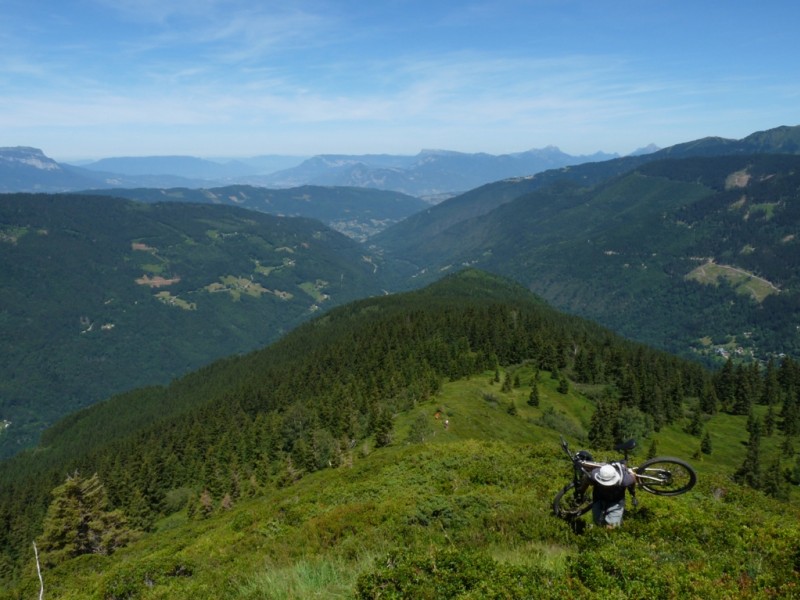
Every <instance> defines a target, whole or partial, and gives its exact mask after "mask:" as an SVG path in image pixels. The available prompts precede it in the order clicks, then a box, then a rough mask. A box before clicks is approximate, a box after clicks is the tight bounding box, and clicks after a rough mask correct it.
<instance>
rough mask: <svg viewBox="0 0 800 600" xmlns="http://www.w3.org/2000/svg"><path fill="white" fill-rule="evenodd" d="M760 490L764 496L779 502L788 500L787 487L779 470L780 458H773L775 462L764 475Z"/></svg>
mask: <svg viewBox="0 0 800 600" xmlns="http://www.w3.org/2000/svg"><path fill="white" fill-rule="evenodd" d="M762 489H763V490H764V493H765V494H767V495H768V496H772V497H773V498H778V499H779V500H788V499H789V487H788V485H787V482H786V478H785V477H784V475H783V471H782V470H781V459H780V456H777V457H775V460H774V461H773V462H772V463H771V464H770V465H769V468H768V469H767V470H766V472H765V473H764V475H763V481H762Z"/></svg>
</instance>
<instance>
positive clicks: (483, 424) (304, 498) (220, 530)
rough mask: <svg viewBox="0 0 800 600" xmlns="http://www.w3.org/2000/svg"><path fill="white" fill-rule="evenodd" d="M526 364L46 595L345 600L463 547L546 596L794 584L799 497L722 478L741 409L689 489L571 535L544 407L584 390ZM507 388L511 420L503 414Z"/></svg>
mask: <svg viewBox="0 0 800 600" xmlns="http://www.w3.org/2000/svg"><path fill="white" fill-rule="evenodd" d="M517 374H518V375H520V379H521V381H522V384H523V385H522V387H521V388H518V389H515V390H513V391H512V392H511V393H510V394H505V393H503V392H501V391H500V385H499V384H498V383H492V381H491V380H492V378H493V374H490V373H486V374H485V375H484V376H481V377H478V378H472V379H470V380H464V381H457V382H452V383H449V384H447V385H446V386H445V388H444V390H443V392H442V393H441V394H440V395H439V397H437V398H436V400H435V401H433V402H430V403H427V404H425V405H420V406H418V407H417V408H416V409H414V410H413V411H411V412H410V413H407V414H402V415H399V416H398V417H397V419H396V424H395V441H394V443H393V444H392V445H391V446H390V447H387V448H383V449H373V448H371V447H369V446H368V445H364V446H359V447H356V448H354V449H353V450H352V456H351V459H352V460H351V461H346V462H345V466H343V467H341V468H338V469H335V470H325V471H321V472H317V473H315V474H313V475H310V476H307V477H305V478H303V479H301V480H299V481H298V482H296V483H294V484H292V485H289V486H286V487H282V488H271V489H267V490H263V491H262V494H261V495H258V496H257V497H254V498H251V499H243V500H241V501H240V502H239V503H238V504H237V505H236V506H235V507H234V508H233V509H232V510H230V511H227V512H226V511H219V513H218V514H216V515H214V516H213V517H211V518H209V519H207V520H204V521H196V520H189V519H188V518H187V517H186V514H185V511H181V512H179V513H176V514H174V515H172V516H171V517H168V518H167V519H165V520H163V521H162V522H160V523H159V525H158V528H157V531H156V532H155V533H153V534H150V535H147V536H145V537H143V538H142V539H140V540H139V541H138V542H136V543H134V544H133V545H132V546H130V547H129V548H126V549H124V550H121V551H119V552H118V553H117V554H115V555H114V556H112V557H102V556H86V557H82V558H80V559H77V560H74V561H70V562H68V563H66V564H63V565H61V566H60V567H58V568H57V569H55V570H53V571H51V572H46V573H45V574H44V576H45V581H46V585H47V597H51V598H55V597H58V598H64V599H70V598H76V599H77V598H81V599H86V598H146V599H154V598H195V599H202V598H337V597H342V598H343V597H352V596H353V594H354V589H355V586H356V582H357V578H358V577H359V575H361V574H364V573H373V574H375V573H377V574H379V575H382V576H384V577H386V576H387V575H386V574H387V573H388V574H389V575H388V576H389V577H393V576H395V575H394V574H395V573H396V572H397V571H398V569H399V566H402V564H403V561H404V560H406V561H410V560H412V558H413V557H417V558H419V557H422V560H423V562H427V563H429V566H431V565H432V566H433V567H435V565H436V561H437V560H438V561H440V562H441V563H442V564H444V562H445V559H446V558H447V555H446V553H447V552H456V550H455V549H459V550H457V551H458V552H460V551H470V550H475V551H477V552H479V553H481V554H480V555H481V556H487V557H491V559H493V560H496V561H498V562H499V564H501V565H507V566H510V567H512V568H513V567H514V566H520V567H523V568H524V570H525V572H530V573H537V574H538V575H537V576H538V577H539V578H540V583H541V582H544V583H546V584H547V586H550V588H552V589H550V588H548V587H547V586H546V587H545V588H538V591H537V593H539V594H541V596H540V597H550V596H549V595H548V594H550V593H552V596H553V597H559V596H560V595H562V594H568V595H570V596H572V597H594V595H595V594H597V595H599V594H604V595H605V597H619V598H622V597H637V598H656V597H663V598H670V597H686V596H687V595H693V596H701V595H702V596H705V597H706V598H727V597H770V596H769V590H770V589H774V590H775V591H776V593H779V595H778V597H790V594H791V592H792V591H797V588H796V587H792V586H793V585H796V584H797V583H798V570H800V553H798V551H797V548H798V544H799V543H800V532H798V525H797V523H798V517H800V511H798V510H797V504H796V503H794V504H792V505H787V504H779V503H776V502H773V501H771V500H769V499H767V498H765V497H762V496H760V495H758V494H756V493H753V492H750V491H748V490H744V489H741V488H738V487H736V486H734V485H732V484H731V483H730V482H729V480H728V479H727V477H726V475H727V474H729V473H730V472H731V470H732V469H733V468H735V467H736V466H738V464H739V463H740V462H741V457H742V456H743V448H742V447H741V446H740V445H739V444H738V442H737V441H736V440H738V439H739V438H740V437H741V432H742V430H743V425H742V423H741V422H739V423H737V424H736V431H737V434H736V435H732V436H731V438H730V439H731V443H728V444H724V443H722V441H721V440H722V438H723V437H725V436H727V435H728V433H727V432H728V429H729V428H730V427H731V426H732V424H733V420H734V419H735V418H734V417H730V416H718V417H715V418H714V420H713V422H712V423H710V424H709V428H710V430H711V431H712V435H714V438H715V450H714V452H713V453H712V455H711V456H710V457H708V458H706V459H705V460H704V461H702V462H696V461H692V462H693V463H694V464H695V465H696V467H697V469H698V472H699V473H700V483H699V484H698V486H697V488H696V489H695V490H693V491H692V492H690V493H689V494H687V495H685V496H682V497H678V498H658V497H655V496H652V495H649V494H646V493H640V494H639V499H640V504H639V507H638V508H637V509H631V510H629V512H628V513H627V518H626V524H625V526H624V528H623V529H622V530H619V531H615V532H610V533H609V532H605V531H602V530H595V529H593V528H590V529H588V530H586V531H585V532H583V534H582V535H577V534H576V533H575V532H573V531H572V530H571V529H570V527H569V526H568V524H566V523H564V522H561V521H559V520H557V519H555V518H554V517H552V516H551V513H550V503H551V500H552V497H553V496H554V494H555V493H556V491H557V490H558V489H559V488H560V487H561V486H562V485H563V484H564V483H566V482H567V480H568V477H569V465H568V463H567V461H566V460H565V459H564V457H563V455H560V450H559V449H558V444H557V440H558V437H559V432H558V431H556V430H554V429H551V428H545V427H541V426H539V423H541V419H542V417H543V416H545V415H549V416H548V417H547V418H548V422H549V423H551V424H556V426H557V427H558V429H560V430H561V431H571V432H573V433H574V434H576V435H580V434H581V432H582V431H583V428H584V427H585V426H586V424H587V421H588V418H589V415H590V414H591V411H592V408H591V405H590V402H589V401H588V400H587V399H586V398H585V397H584V396H582V395H581V394H580V393H578V392H577V391H571V392H570V393H569V394H567V395H562V394H559V393H558V392H557V391H556V385H557V382H556V381H555V380H552V379H550V378H549V376H548V375H547V374H546V373H543V374H542V377H541V381H540V384H539V385H540V392H541V405H540V407H539V408H531V407H529V406H527V405H526V402H525V401H526V399H527V396H528V393H529V390H530V387H529V383H530V381H531V378H532V373H531V372H530V371H528V370H527V368H525V367H521V368H520V370H519V371H518V372H517ZM512 400H513V401H514V403H515V406H516V408H517V415H515V416H512V415H511V414H509V412H508V406H509V404H510V402H511V401H512ZM437 411H440V412H441V416H440V418H439V419H436V418H435V416H434V415H435V413H436V412H437ZM444 419H448V420H449V427H448V428H447V429H445V427H444ZM571 438H572V440H573V443H577V442H576V441H575V437H574V436H571ZM420 440H422V441H420ZM698 443H699V440H697V438H693V437H691V436H689V435H687V434H685V433H683V432H682V431H680V430H679V429H669V430H665V431H662V432H661V433H659V434H658V444H659V453H660V454H672V455H676V456H680V457H683V458H687V459H689V458H690V456H689V455H690V454H692V453H693V451H694V449H696V448H697V446H698ZM643 453H644V451H643V450H642V452H641V453H640V455H639V457H638V458H637V460H641V459H642V458H641V457H642V455H643ZM721 524H722V525H723V526H722V527H721V526H720V525H721ZM398 548H399V549H400V551H399V554H398V555H396V556H394V558H391V559H388V558H387V552H392V551H393V550H395V549H398ZM409 556H410V557H411V558H409ZM386 565H392V566H391V568H389V567H387V566H386ZM398 565H399V566H398ZM628 568H630V572H629V573H628V574H624V572H625V570H626V569H628ZM793 570H794V571H793ZM415 572H416V573H417V575H416V577H417V578H418V579H419V580H420V582H421V583H419V584H418V585H419V586H420V587H419V588H418V589H417V590H416V592H414V595H415V596H416V597H420V594H422V596H423V597H437V589H439V590H443V589H445V588H444V587H441V586H444V583H443V582H444V581H445V580H446V578H447V577H448V576H458V575H459V574H458V573H456V574H455V575H453V574H447V573H445V569H444V567H442V568H441V569H440V570H439V571H437V570H436V569H435V568H433V569H432V571H431V573H432V574H430V573H429V574H427V575H426V573H425V572H420V571H419V570H418V569H417V571H415ZM614 573H617V576H616V577H611V576H610V575H611V574H614ZM426 577H428V579H429V580H427V579H426ZM27 582H28V583H27V585H26V587H25V588H24V589H22V590H19V594H20V595H19V596H18V597H25V598H30V597H34V596H35V593H36V592H37V590H38V583H37V581H36V573H35V569H34V565H33V560H31V565H30V569H29V577H28V579H27ZM547 582H549V583H547ZM548 589H550V591H549V592H548ZM529 592H530V590H529ZM386 593H387V596H386V597H392V596H391V593H390V592H389V591H387V592H386ZM509 593H510V592H509ZM465 594H466V595H463V596H462V597H464V598H467V597H473V598H477V597H483V596H482V595H481V594H480V593H478V592H475V594H477V595H471V596H470V595H469V594H467V593H466V592H465ZM12 597H17V596H12ZM441 597H445V596H444V592H442V596H441Z"/></svg>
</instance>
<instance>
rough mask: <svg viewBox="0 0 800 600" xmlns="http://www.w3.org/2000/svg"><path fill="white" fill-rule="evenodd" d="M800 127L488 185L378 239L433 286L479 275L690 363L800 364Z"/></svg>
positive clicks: (377, 247)
mask: <svg viewBox="0 0 800 600" xmlns="http://www.w3.org/2000/svg"><path fill="white" fill-rule="evenodd" d="M798 154H800V127H780V128H776V129H773V130H770V131H766V132H759V133H755V134H753V135H751V136H748V137H746V138H744V139H742V140H725V139H722V138H706V139H703V140H698V141H695V142H689V143H686V144H679V145H677V146H673V147H670V148H666V149H664V150H660V151H658V152H655V153H652V154H648V155H645V156H636V157H625V158H619V159H615V160H612V161H607V162H603V163H590V164H584V165H579V166H574V167H567V168H563V169H556V170H551V171H547V172H544V173H540V174H537V175H535V176H533V177H529V178H519V179H513V180H506V181H501V182H497V183H494V184H489V185H486V186H482V187H480V188H477V189H475V190H472V191H470V192H467V193H465V194H463V195H460V196H457V197H455V198H452V199H450V200H447V201H445V202H442V203H440V204H438V205H436V206H433V207H430V208H428V209H426V210H425V211H423V212H421V213H418V214H416V215H413V216H411V217H409V218H408V219H406V220H405V221H402V222H401V223H399V224H397V225H395V226H392V227H390V228H388V229H386V230H384V231H383V232H381V233H379V234H377V235H376V236H374V237H373V238H371V239H370V240H369V242H368V244H369V245H370V247H371V249H372V251H373V252H380V253H381V254H382V255H384V256H386V257H387V258H388V257H392V258H395V259H398V260H399V261H401V262H400V264H402V265H405V267H406V269H407V270H406V271H405V272H404V273H402V274H399V275H401V276H402V277H404V278H405V281H410V282H414V285H421V284H422V283H423V282H425V281H431V280H433V279H437V278H438V277H441V275H442V273H445V272H448V271H452V270H456V269H459V268H462V267H463V266H465V265H469V266H475V267H478V268H481V269H485V270H488V271H491V272H494V273H499V274H502V275H505V276H508V277H511V278H513V279H516V280H517V281H520V282H521V283H523V284H524V285H526V286H527V287H528V288H529V289H531V290H532V291H534V292H536V293H538V294H539V295H541V296H542V297H544V298H545V299H546V300H548V301H549V302H551V303H553V304H554V305H555V306H557V307H559V308H561V309H565V310H568V311H570V312H573V313H577V314H580V315H582V316H586V317H589V318H592V319H594V320H596V321H599V322H600V323H602V324H605V325H607V326H609V327H611V328H612V329H614V330H615V331H618V332H621V333H623V334H624V335H627V336H629V337H632V338H635V339H638V340H642V341H645V342H647V343H649V344H651V345H655V346H657V347H659V348H665V349H668V350H670V351H671V352H674V353H678V354H683V355H696V356H711V355H712V354H714V353H720V354H721V355H723V356H726V355H730V354H732V353H734V352H741V353H744V354H745V355H746V356H755V357H758V358H762V359H763V358H766V357H767V356H769V355H780V354H782V353H787V354H791V355H793V356H797V355H800V335H798V332H797V328H796V323H797V322H798V318H800V310H798V308H797V307H798V306H800V258H799V257H800V237H798V231H800V156H798Z"/></svg>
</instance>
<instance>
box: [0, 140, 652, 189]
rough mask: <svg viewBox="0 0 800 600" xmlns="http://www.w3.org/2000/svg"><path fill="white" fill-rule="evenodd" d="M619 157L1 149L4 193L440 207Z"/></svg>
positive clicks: (548, 152) (552, 152) (547, 151)
mask: <svg viewBox="0 0 800 600" xmlns="http://www.w3.org/2000/svg"><path fill="white" fill-rule="evenodd" d="M643 151H644V150H643ZM615 156H616V155H611V154H604V153H602V152H598V153H596V154H593V155H590V156H571V155H569V154H565V153H563V152H561V151H560V150H559V149H558V148H556V147H553V146H549V147H547V148H543V149H541V150H530V151H527V152H520V153H516V154H506V155H500V156H496V155H491V154H484V153H478V154H466V153H461V152H450V151H438V150H437V151H433V150H426V151H423V152H420V153H419V154H418V155H416V156H403V155H388V154H387V155H320V156H315V157H312V158H309V159H307V160H302V159H301V158H298V157H289V156H261V157H254V158H252V159H240V160H235V161H224V162H218V161H212V160H207V159H201V158H196V157H191V156H150V157H117V158H105V159H102V160H99V161H96V162H92V163H87V164H82V165H80V166H77V165H69V164H63V163H58V162H56V161H54V160H53V159H51V158H49V157H47V156H46V155H45V154H44V153H43V152H42V151H41V150H39V149H36V148H27V147H12V148H0V192H66V191H80V190H85V189H93V188H101V189H110V188H141V187H150V188H168V187H184V188H208V187H222V186H225V185H232V184H247V185H253V186H260V187H270V188H293V187H299V186H303V185H318V186H345V187H364V188H372V189H380V190H388V191H396V192H401V193H404V194H408V195H411V196H416V197H424V198H426V199H427V200H428V201H429V202H437V201H439V200H441V199H442V198H443V197H450V196H453V195H454V194H455V193H457V192H463V191H466V190H469V189H472V188H474V187H477V186H479V185H483V184H485V183H489V182H492V181H497V180H499V179H504V178H507V177H516V176H525V175H532V174H534V173H538V172H540V171H543V170H546V169H552V168H557V167H563V166H567V165H576V164H580V163H585V162H589V161H602V160H608V159H610V158H614V157H615ZM301 160H302V162H300V161H301ZM298 163H299V164H298Z"/></svg>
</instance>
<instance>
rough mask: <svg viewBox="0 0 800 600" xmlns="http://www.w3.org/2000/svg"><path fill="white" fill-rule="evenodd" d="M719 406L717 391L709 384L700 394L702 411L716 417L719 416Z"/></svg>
mask: <svg viewBox="0 0 800 600" xmlns="http://www.w3.org/2000/svg"><path fill="white" fill-rule="evenodd" d="M718 405H719V400H718V399H717V391H716V390H715V389H714V386H713V385H711V383H709V382H707V383H706V384H705V385H704V386H703V390H702V392H701V393H700V410H702V411H703V412H704V413H706V414H707V415H715V414H717V407H718Z"/></svg>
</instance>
